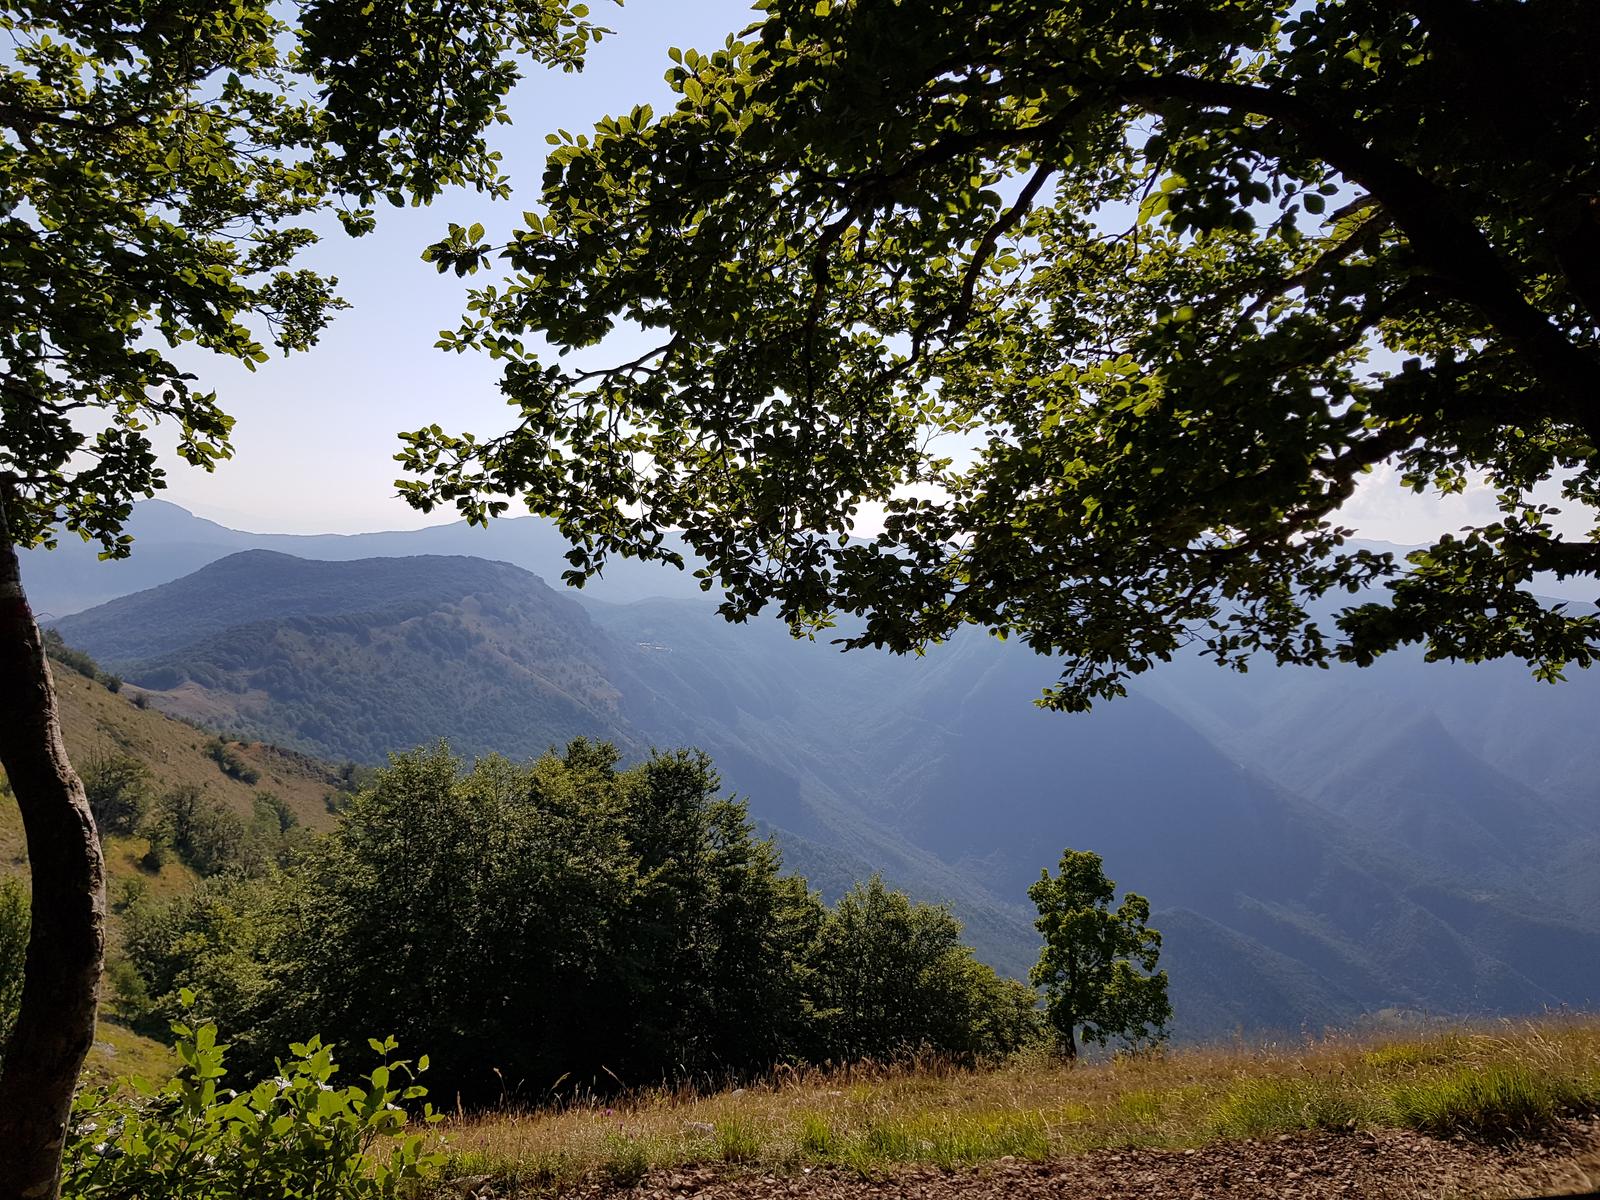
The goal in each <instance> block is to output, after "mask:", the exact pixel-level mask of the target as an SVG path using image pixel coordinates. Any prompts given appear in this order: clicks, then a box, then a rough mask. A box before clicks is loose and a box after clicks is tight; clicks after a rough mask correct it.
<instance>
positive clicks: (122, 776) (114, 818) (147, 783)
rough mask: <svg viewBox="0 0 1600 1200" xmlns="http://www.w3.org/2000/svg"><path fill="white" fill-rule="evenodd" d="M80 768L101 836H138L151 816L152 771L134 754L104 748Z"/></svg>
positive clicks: (88, 756)
mask: <svg viewBox="0 0 1600 1200" xmlns="http://www.w3.org/2000/svg"><path fill="white" fill-rule="evenodd" d="M77 768H78V778H79V779H81V780H82V781H83V790H84V792H85V793H86V794H87V796H88V798H89V808H90V810H91V811H92V812H93V813H94V824H95V828H96V829H97V830H99V832H100V836H101V837H102V838H104V837H106V836H107V835H109V834H119V835H122V836H128V835H131V834H133V833H135V832H137V831H138V829H139V827H140V826H141V825H142V824H143V823H144V820H145V818H146V816H147V815H148V814H149V812H150V807H151V802H152V800H151V794H152V791H153V779H152V777H151V775H150V768H149V767H147V766H145V764H144V763H143V762H142V761H140V760H139V759H138V758H136V757H135V756H134V755H132V754H127V753H124V752H121V751H116V750H108V749H106V748H104V747H98V748H96V749H95V750H92V751H90V752H89V754H88V755H87V756H85V757H84V758H83V759H82V760H81V761H79V762H78V763H77Z"/></svg>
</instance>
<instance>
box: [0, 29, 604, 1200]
mask: <svg viewBox="0 0 1600 1200" xmlns="http://www.w3.org/2000/svg"><path fill="white" fill-rule="evenodd" d="M584 15H585V14H584V10H583V8H582V7H581V6H574V7H572V8H570V9H569V8H568V7H567V5H566V4H565V3H564V0H377V2H376V3H373V2H371V0H299V2H298V3H296V4H294V5H280V4H276V3H272V2H271V0H229V2H227V3H217V2H216V0H111V2H105V3H101V2H97V3H93V4H60V3H55V2H54V0H11V2H10V3H7V4H5V5H4V6H3V7H0V28H3V29H4V31H5V33H6V34H7V36H8V39H9V46H10V48H9V50H8V52H7V56H6V60H5V63H4V65H3V66H0V144H3V153H0V261H3V262H4V264H5V271H4V283H3V284H0V765H3V766H4V768H5V771H6V773H7V775H8V777H9V779H10V782H11V786H12V789H13V790H14V792H15V794H16V797H17V802H18V805H19V807H20V809H21V812H22V817H23V822H24V825H25V827H26V833H27V843H28V855H29V863H30V866H31V871H32V934H31V940H30V942H29V947H28V956H27V971H26V980H25V984H24V988H23V994H22V1000H21V1008H20V1012H19V1014H18V1017H17V1020H16V1025H15V1028H14V1030H13V1032H12V1035H11V1039H10V1042H9V1045H8V1048H7V1053H6V1056H5V1064H4V1069H3V1073H0V1192H4V1193H5V1194H7V1195H18V1196H26V1197H29V1198H30V1200H32V1198H36V1197H45V1196H51V1195H54V1194H55V1192H56V1190H57V1182H56V1181H57V1177H58V1174H59V1162H60V1151H61V1143H62V1138H63V1136H64V1131H65V1127H66V1120H67V1111H68V1106H69V1104H70V1101H71V1095H72V1089H73V1084H74V1082H75V1080H76V1076H77V1071H78V1067H79V1065H80V1064H81V1062H82V1059H83V1055H84V1053H85V1052H86V1051H87V1050H88V1048H89V1044H90V1041H91V1038H92V1035H93V1027H94V1010H95V1000H96V989H97V986H98V980H99V975H100V967H101V960H102V955H103V947H104V923H105V899H104V883H103V868H102V862H101V857H100V848H99V844H98V838H97V837H96V834H95V830H94V823H93V819H92V817H91V814H90V811H89V807H88V804H87V802H86V800H85V797H84V793H83V788H82V785H81V784H80V783H79V781H78V779H77V777H76V775H75V774H74V773H73V771H72V768H71V766H70V764H69V763H68V761H67V756H66V752H65V750H64V748H63V746H62V744H61V739H60V731H59V722H58V720H57V716H56V711H55V707H54V699H53V695H52V691H51V685H50V674H49V667H48V665H47V663H46V660H45V655H44V650H43V647H42V644H41V641H40V637H39V632H38V629H37V627H36V625H35V622H34V620H33V617H32V614H31V612H30V610H29V608H28V605H27V601H26V597H25V595H24V593H23V590H22V585H21V579H20V575H19V572H18V567H17V557H16V552H15V551H16V547H18V546H21V547H29V546H35V545H41V544H50V543H51V542H52V541H53V540H54V538H55V537H56V536H57V534H58V533H59V532H61V531H67V532H71V533H77V534H80V535H82V536H83V537H85V538H87V539H91V540H98V541H99V542H100V543H101V545H102V547H103V549H104V552H105V553H106V554H108V555H111V556H120V555H122V554H125V553H127V550H128V542H129V539H128V537H127V536H126V535H125V534H123V533H122V525H123V522H124V521H125V520H126V518H127V516H128V514H129V512H130V509H131V505H132V503H133V501H134V499H135V498H137V497H139V496H149V495H151V494H153V492H154V491H155V490H156V489H157V488H159V487H161V486H162V472H161V469H160V468H159V467H158V466H157V463H156V456H155V454H154V452H153V450H152V446H151V442H150V438H149V434H148V428H149V426H150V425H152V424H155V423H158V422H162V421H166V422H170V423H171V424H172V425H173V426H175V427H176V429H177V432H178V452H179V454H180V455H181V456H182V457H183V458H184V459H185V460H186V461H187V462H189V463H190V464H192V465H194V466H198V467H201V468H203V469H210V468H211V467H213V466H214V465H215V464H216V463H217V462H218V461H220V460H222V459H225V458H227V457H228V455H229V453H230V449H229V433H230V429H231V426H232V420H231V418H230V417H228V415H227V414H226V413H225V412H224V411H223V409H222V408H221V407H220V405H219V403H218V399H217V396H216V394H215V393H213V392H207V391H202V390H200V389H199V388H198V387H196V386H194V376H193V374H192V373H191V372H192V366H193V364H194V362H195V352H196V351H202V352H210V353H213V354H218V355H222V356H224V357H226V358H232V359H237V360H239V361H241V362H243V363H245V365H246V366H249V367H252V368H253V367H254V366H255V365H256V364H257V363H259V362H263V361H265V360H266V359H267V357H268V352H267V349H266V346H265V344H264V343H267V342H270V343H272V344H275V345H276V346H278V347H279V348H281V349H282V350H284V351H285V352H289V351H295V350H304V349H306V348H308V347H309V346H311V345H312V344H313V343H314V342H315V340H316V338H317V335H318V332H319V331H320V330H321V328H322V327H323V325H324V324H325V323H326V322H327V320H328V319H329V318H330V316H331V315H332V314H333V312H334V311H335V310H336V309H338V308H339V307H341V306H342V302H341V301H340V300H339V299H338V297H337V295H336V293H335V291H334V287H335V283H336V281H335V280H333V279H332V278H328V277H324V276H323V275H320V274H318V273H317V272H315V271H312V270H308V269H303V268H301V269H295V263H296V261H297V259H298V258H299V257H300V255H301V252H302V251H304V250H306V249H307V248H308V247H310V246H311V245H312V244H313V243H315V242H316V240H317V236H318V235H317V233H316V232H315V231H314V230H313V229H312V228H311V227H310V225H309V224H308V222H310V221H311V219H312V218H314V217H316V216H317V215H318V214H325V215H326V216H328V217H330V218H337V219H338V221H339V222H340V224H341V225H342V226H343V228H344V230H345V231H346V232H348V233H350V234H362V233H365V232H367V231H368V230H370V229H371V228H372V227H373V225H374V222H375V208H376V206H377V205H378V204H379V202H387V203H390V204H402V203H405V202H407V201H410V202H413V203H426V202H428V201H429V200H431V199H432V198H433V197H434V196H436V195H437V194H438V193H439V192H440V191H441V190H442V189H443V188H445V187H447V186H452V185H466V186H471V187H474V188H477V189H479V190H480V191H484V192H487V193H490V194H492V195H497V196H499V195H505V194H507V191H508V187H507V184H506V182H505V180H504V179H503V178H502V177H501V173H500V169H499V165H498V156H497V155H496V154H495V153H494V152H493V151H491V150H490V149H489V148H488V146H487V145H486V143H485V140H484V134H485V131H486V130H487V128H488V126H490V125H491V124H493V123H495V122H498V121H502V120H504V119H505V107H504V98H505V96H506V93H507V92H508V91H509V89H510V88H511V86H512V85H513V84H514V83H515V81H516V79H517V77H518V74H519V67H518V65H517V60H518V59H519V58H526V59H528V60H530V61H533V62H538V63H543V64H548V65H557V66H562V67H567V68H572V67H575V66H577V65H578V63H579V61H580V57H581V55H582V52H583V50H584V48H585V45H586V43H587V42H588V41H589V40H590V39H591V38H592V37H593V36H595V30H593V29H592V27H591V26H590V25H589V24H588V23H587V22H586V21H585V20H584V19H583V18H584ZM286 16H292V18H293V24H291V23H289V22H288V21H286V20H285V19H284V18H285V17H286Z"/></svg>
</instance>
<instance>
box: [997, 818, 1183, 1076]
mask: <svg viewBox="0 0 1600 1200" xmlns="http://www.w3.org/2000/svg"><path fill="white" fill-rule="evenodd" d="M1116 886H1117V885H1116V884H1115V883H1114V882H1113V881H1111V880H1109V879H1107V878H1106V873H1105V869H1104V868H1103V867H1102V866H1101V863H1100V856H1099V855H1098V854H1092V853H1090V852H1089V851H1087V850H1070V849H1069V850H1066V851H1064V852H1063V853H1062V855H1061V865H1060V868H1059V873H1058V874H1057V875H1056V876H1055V877H1054V878H1051V876H1050V872H1049V871H1041V872H1040V873H1039V882H1038V883H1036V884H1034V885H1033V886H1032V887H1030V888H1029V889H1028V899H1030V900H1032V901H1033V902H1034V904H1036V905H1038V907H1039V919H1038V920H1037V921H1035V922H1034V924H1035V925H1036V926H1038V929H1039V932H1040V933H1042V934H1044V950H1043V952H1042V953H1041V954H1040V955H1039V962H1038V965H1037V966H1035V967H1034V968H1033V971H1032V972H1031V973H1030V975H1029V979H1031V980H1032V982H1033V983H1034V984H1035V985H1037V986H1039V987H1042V988H1044V997H1045V1019H1046V1020H1047V1021H1049V1023H1050V1027H1051V1028H1052V1029H1053V1030H1054V1031H1055V1034H1056V1038H1057V1040H1058V1041H1059V1042H1060V1044H1061V1049H1062V1050H1063V1051H1064V1052H1065V1054H1066V1056H1067V1057H1068V1058H1076V1057H1077V1055H1078V1038H1079V1036H1081V1037H1082V1039H1083V1041H1084V1042H1085V1043H1088V1042H1094V1043H1096V1044H1097V1045H1104V1044H1105V1043H1106V1041H1107V1040H1108V1039H1110V1038H1120V1039H1122V1040H1123V1041H1125V1042H1129V1043H1137V1042H1141V1041H1159V1040H1161V1039H1163V1038H1165V1037H1166V1036H1167V1023H1168V1022H1169V1021H1170V1020H1172V1005H1171V1003H1169V1002H1168V1000H1167V973H1166V972H1165V971H1157V970H1156V959H1158V958H1159V957H1160V956H1161V934H1160V933H1158V932H1156V931H1155V930H1154V929H1151V928H1150V927H1149V926H1148V924H1147V922H1148V921H1149V920H1150V902H1149V901H1148V900H1146V899H1145V898H1144V897H1143V896H1139V895H1135V894H1134V893H1133V892H1129V893H1128V894H1127V895H1125V896H1124V897H1123V898H1122V904H1121V906H1120V907H1118V908H1116V909H1113V908H1112V907H1111V902H1112V900H1113V899H1115V897H1116Z"/></svg>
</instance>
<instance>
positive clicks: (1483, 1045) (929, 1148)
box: [438, 1018, 1600, 1191]
mask: <svg viewBox="0 0 1600 1200" xmlns="http://www.w3.org/2000/svg"><path fill="white" fill-rule="evenodd" d="M1597 1110H1600V1020H1596V1019H1594V1018H1587V1019H1581V1018H1550V1019H1546V1020H1541V1021H1537V1022H1527V1023H1520V1024H1504V1025H1495V1026H1486V1027H1482V1028H1476V1029H1460V1030H1455V1031H1451V1032H1442V1033H1437V1034H1432V1035H1429V1036H1426V1037H1422V1038H1416V1039H1412V1040H1403V1041H1402V1040H1379V1039H1357V1038H1329V1039H1326V1040H1323V1041H1318V1042H1313V1043H1307V1044H1303V1045H1295V1046H1278V1047H1259V1048H1246V1047H1234V1048H1226V1049H1217V1048H1210V1049H1181V1050H1171V1051H1168V1052H1166V1053H1162V1054H1156V1055H1142V1056H1131V1057H1121V1058H1117V1059H1115V1060H1112V1061H1109V1062H1102V1063H1093V1064H1084V1065H1079V1066H1077V1067H1067V1066H1065V1065H1063V1064H1061V1063H1059V1062H1057V1061H1054V1060H1053V1059H1052V1058H1050V1057H1048V1056H1036V1057H1032V1058H1022V1059H1019V1060H1017V1061H1015V1062H1012V1063H1009V1064H1007V1065H1005V1066H1002V1067H999V1068H996V1069H992V1070H985V1071H961V1070H954V1069H950V1068H946V1067H940V1066H939V1065H937V1064H934V1065H924V1066H922V1067H919V1068H917V1069H902V1070H872V1069H859V1068H858V1069H856V1070H853V1071H850V1072H844V1073H835V1074H807V1075H799V1076H790V1077H779V1078H775V1079H773V1080H771V1081H769V1082H766V1083H764V1084H762V1085H759V1086H751V1087H748V1088H745V1089H742V1090H740V1091H734V1092H729V1093H722V1094H718V1095H711V1096H696V1095H692V1094H688V1093H686V1092H676V1093H662V1092H657V1093H650V1094H645V1095H640V1096H638V1097H635V1098H633V1099H630V1100H627V1101H612V1102H610V1103H606V1102H602V1101H596V1102H591V1103H579V1104H575V1105H571V1106H568V1107H566V1108H565V1109H563V1110H561V1111H554V1110H544V1111H529V1112H523V1113H511V1114H504V1115H497V1116H493V1117H485V1118H477V1119H471V1118H469V1119H458V1120H455V1121H451V1122H447V1123H446V1124H445V1125H443V1126H441V1127H440V1129H439V1133H438V1136H439V1138H440V1139H441V1141H442V1143H443V1146H444V1148H445V1150H446V1151H447V1152H448V1154H449V1155H450V1160H449V1168H448V1171H447V1174H448V1175H450V1176H456V1177H459V1176H479V1175H487V1176H490V1177H491V1178H492V1179H494V1180H495V1181H496V1183H497V1184H498V1185H500V1186H502V1187H515V1188H526V1189H530V1190H549V1191H560V1190H563V1189H564V1188H566V1187H569V1186H573V1185H576V1184H577V1183H579V1182H581V1181H584V1180H595V1179H601V1180H609V1181H611V1182H614V1183H618V1184H628V1183H632V1182H635V1181H637V1180H638V1179H640V1178H642V1177H643V1176H644V1174H645V1173H646V1172H647V1171H649V1170H651V1169H654V1168H666V1167H685V1166H692V1165H697V1164H705V1163H721V1164H737V1165H741V1166H745V1167H751V1168H756V1169H760V1170H764V1171H775V1172H795V1171H800V1170H804V1169H805V1168H807V1167H843V1168H846V1169H849V1170H853V1171H857V1172H860V1173H861V1174H863V1175H868V1176H871V1175H875V1174H878V1173H881V1172H884V1171H887V1170H890V1169H892V1168H894V1167H896V1166H899V1165H902V1164H925V1165H929V1166H937V1167H945V1168H955V1167H965V1166H973V1165H977V1164H982V1163H986V1162H994V1161H997V1160H1004V1159H1006V1158H1008V1157H1011V1158H1015V1159H1020V1160H1030V1159H1031V1160H1040V1159H1047V1158H1054V1157H1058V1156H1062V1155H1070V1154H1073V1153H1075V1152H1079V1151H1085V1150H1090V1149H1095V1148H1101V1147H1130V1148H1131V1147H1160V1148H1185V1147H1191V1146H1199V1145H1203V1144H1205V1143H1208V1142H1212V1141H1215V1140H1217V1139H1219V1138H1263V1137H1270V1136H1274V1135H1279V1134H1284V1133H1292V1132H1295V1131H1298V1130H1308V1129H1316V1130H1334V1131H1343V1130H1349V1131H1358V1130H1362V1129H1373V1128H1380V1127H1393V1128H1406V1129H1412V1130H1417V1131H1420V1132H1424V1133H1431V1134H1437V1135H1447V1136H1448V1135H1455V1134H1462V1135H1466V1136H1469V1137H1474V1138H1479V1139H1483V1140H1489V1141H1495V1140H1505V1139H1511V1138H1518V1137H1533V1138H1538V1137H1540V1136H1543V1135H1546V1134H1548V1133H1550V1132H1551V1131H1552V1130H1553V1129H1554V1127H1555V1125H1556V1123H1557V1122H1558V1121H1559V1120H1560V1119H1561V1118H1562V1117H1564V1116H1566V1115H1569V1114H1573V1113H1579V1112H1593V1111H1597Z"/></svg>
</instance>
